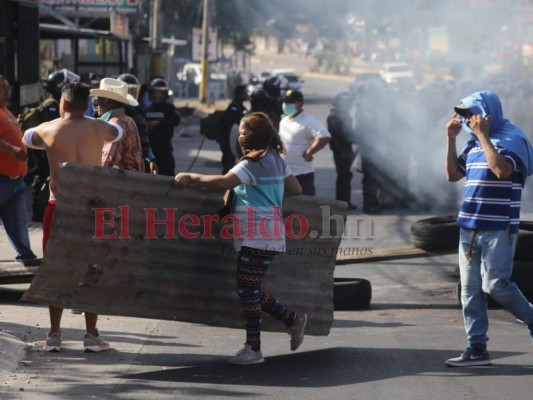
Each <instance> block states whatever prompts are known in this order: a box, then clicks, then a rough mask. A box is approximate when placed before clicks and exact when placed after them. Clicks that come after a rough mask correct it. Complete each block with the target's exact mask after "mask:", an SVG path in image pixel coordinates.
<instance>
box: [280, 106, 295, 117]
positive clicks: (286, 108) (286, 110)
mask: <svg viewBox="0 0 533 400" xmlns="http://www.w3.org/2000/svg"><path fill="white" fill-rule="evenodd" d="M281 109H282V110H283V114H285V115H292V114H294V113H295V112H296V106H295V105H294V103H283V104H282V105H281Z"/></svg>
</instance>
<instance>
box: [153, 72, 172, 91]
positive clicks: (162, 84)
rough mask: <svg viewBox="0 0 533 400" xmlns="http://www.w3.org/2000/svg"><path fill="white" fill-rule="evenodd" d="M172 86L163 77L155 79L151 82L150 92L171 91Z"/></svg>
mask: <svg viewBox="0 0 533 400" xmlns="http://www.w3.org/2000/svg"><path fill="white" fill-rule="evenodd" d="M169 89H170V85H169V84H168V81H167V80H166V79H165V78H163V77H159V76H158V77H155V78H153V79H152V80H151V81H150V90H167V91H168V90H169Z"/></svg>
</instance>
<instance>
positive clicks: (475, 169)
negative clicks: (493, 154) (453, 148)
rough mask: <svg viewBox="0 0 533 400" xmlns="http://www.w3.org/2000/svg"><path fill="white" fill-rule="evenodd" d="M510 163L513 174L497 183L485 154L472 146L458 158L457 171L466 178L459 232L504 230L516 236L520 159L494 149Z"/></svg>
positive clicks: (520, 184) (518, 217)
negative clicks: (461, 228)
mask: <svg viewBox="0 0 533 400" xmlns="http://www.w3.org/2000/svg"><path fill="white" fill-rule="evenodd" d="M496 150H497V151H498V152H499V153H500V154H501V155H502V156H504V157H505V159H506V160H507V161H508V162H509V163H511V165H512V167H513V172H512V173H511V176H510V177H509V178H507V179H506V180H500V179H498V178H497V177H496V175H494V173H493V172H492V171H491V170H490V168H489V166H488V163H487V159H486V157H485V153H484V152H483V149H482V148H481V146H480V145H479V144H478V143H477V142H476V146H474V147H472V148H471V149H470V150H468V151H467V152H463V153H462V154H461V155H460V156H459V168H460V170H461V172H462V173H463V174H464V175H465V177H466V182H465V197H464V201H463V204H462V206H461V209H460V211H459V216H458V218H457V224H458V225H459V226H461V227H463V228H468V229H481V230H506V229H507V228H510V231H511V233H517V232H518V227H519V224H520V203H521V197H522V189H523V187H524V180H523V174H522V170H521V164H520V159H519V158H518V157H517V156H516V155H515V154H514V153H513V152H511V151H509V150H506V149H501V148H497V149H496Z"/></svg>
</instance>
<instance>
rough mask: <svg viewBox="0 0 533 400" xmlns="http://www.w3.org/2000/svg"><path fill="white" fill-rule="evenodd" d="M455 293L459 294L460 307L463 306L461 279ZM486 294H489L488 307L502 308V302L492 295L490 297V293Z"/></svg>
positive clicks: (458, 302)
mask: <svg viewBox="0 0 533 400" xmlns="http://www.w3.org/2000/svg"><path fill="white" fill-rule="evenodd" d="M455 293H456V294H457V304H458V305H459V307H462V306H463V305H462V303H461V280H459V281H458V282H457V287H456V289H455ZM485 296H487V307H488V308H491V309H493V308H502V306H500V304H499V303H498V302H497V301H496V300H494V299H493V298H492V297H490V295H488V294H487V293H485Z"/></svg>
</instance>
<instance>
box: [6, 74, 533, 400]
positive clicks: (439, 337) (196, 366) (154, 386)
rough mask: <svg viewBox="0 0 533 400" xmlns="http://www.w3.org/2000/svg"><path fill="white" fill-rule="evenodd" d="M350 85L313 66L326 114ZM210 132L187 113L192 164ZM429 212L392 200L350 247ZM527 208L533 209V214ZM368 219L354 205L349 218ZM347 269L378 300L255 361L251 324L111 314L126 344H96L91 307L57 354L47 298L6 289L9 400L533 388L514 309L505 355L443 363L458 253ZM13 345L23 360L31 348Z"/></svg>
mask: <svg viewBox="0 0 533 400" xmlns="http://www.w3.org/2000/svg"><path fill="white" fill-rule="evenodd" d="M279 66H280V67H284V66H285V65H279ZM340 84H341V81H337V80H324V79H323V78H320V79H318V78H315V77H313V78H311V77H310V78H307V79H306V84H305V92H304V93H306V97H307V98H308V99H309V102H308V106H307V108H308V109H309V111H310V112H312V113H313V114H315V115H317V116H318V117H320V118H324V116H325V115H326V114H327V112H328V110H329V102H330V99H331V98H332V97H333V96H334V95H335V94H336V93H337V92H338V90H339V89H340V87H339V86H337V85H340ZM199 144H200V136H199V135H198V132H197V128H196V127H195V125H194V123H193V122H192V121H184V124H183V126H182V127H180V128H179V130H178V131H177V135H176V139H175V148H176V158H177V161H178V169H180V170H185V169H187V168H188V167H189V165H190V163H191V160H192V158H193V156H194V155H195V153H196V149H197V147H198V145H199ZM218 158H219V154H218V151H217V146H216V144H215V143H213V142H206V143H204V147H203V149H202V151H201V152H200V157H199V158H198V160H197V162H196V163H195V165H194V167H193V170H194V171H198V172H206V173H215V172H217V171H218V169H219V165H218V163H217V160H218ZM316 162H317V169H318V170H319V171H320V182H319V185H318V191H319V195H322V196H328V197H330V196H331V194H332V193H333V188H334V178H335V174H334V170H333V167H332V165H333V164H332V159H331V154H330V153H329V151H323V152H321V153H319V155H318V156H317V159H316ZM358 179H359V180H360V177H356V178H354V195H356V196H358V195H359V194H360V184H359V181H358ZM425 216H427V215H426V214H422V213H416V212H413V211H401V210H394V211H385V212H384V213H383V214H380V215H377V216H372V218H371V221H372V224H373V227H374V230H373V235H372V237H371V238H366V239H364V238H357V237H351V238H348V237H347V238H345V239H343V242H342V243H341V245H342V246H344V247H351V248H364V247H367V248H369V247H372V248H373V249H382V248H387V247H395V246H401V245H404V244H408V243H409V228H410V224H411V223H412V222H414V221H416V220H417V219H419V218H423V217H425ZM524 217H525V218H527V219H533V214H532V213H531V211H529V213H526V214H525V216H524ZM357 218H359V216H358V215H357V214H356V213H354V214H351V215H350V216H349V219H348V223H349V224H353V223H355V221H356V219H357ZM40 234H41V232H40V229H39V227H35V228H34V229H33V230H32V232H31V236H32V243H33V244H34V245H35V249H36V251H37V252H38V253H39V252H40V247H39V241H40ZM2 235H3V234H2ZM10 251H11V250H10V248H9V245H7V244H6V242H5V236H1V242H0V252H1V253H0V254H1V257H0V258H2V259H4V258H9V257H10V256H11V253H10ZM335 274H336V276H339V277H362V278H367V279H369V280H370V281H371V282H372V285H373V300H372V305H371V307H370V309H368V310H365V311H357V312H354V311H351V312H336V313H335V321H334V324H333V328H332V331H331V333H330V335H329V336H327V337H307V338H306V340H305V342H304V344H303V345H302V347H301V349H300V350H298V351H297V352H295V353H292V352H290V351H289V337H288V336H287V335H284V334H279V333H278V334H276V333H265V334H264V336H263V352H264V355H265V357H266V359H267V361H266V363H264V364H261V365H258V366H254V367H242V368H240V367H230V366H227V365H226V360H227V358H228V356H229V355H231V354H232V353H233V352H234V351H236V350H238V349H239V348H240V347H241V346H242V342H243V340H244V337H243V336H244V335H243V332H242V331H239V330H232V329H224V328H213V327H208V326H202V325H194V324H187V323H181V322H175V321H158V320H148V319H137V318H125V317H116V316H113V317H106V316H103V317H101V319H100V322H99V327H100V329H101V331H102V333H103V334H104V335H105V336H106V337H107V338H109V339H110V341H111V342H112V344H113V348H114V349H113V350H111V351H110V352H107V353H101V354H84V353H83V352H82V351H81V349H82V344H81V338H82V336H83V324H82V321H83V317H82V316H80V315H75V314H72V313H70V312H68V311H67V312H65V315H64V325H63V326H64V336H65V350H64V352H62V353H59V354H49V353H43V352H41V351H39V349H40V346H41V345H42V341H43V339H44V337H45V334H46V331H47V328H48V315H47V309H46V308H45V307H43V306H42V305H38V304H28V303H23V302H20V301H19V300H18V297H20V294H21V293H22V291H23V290H24V289H25V287H26V286H25V285H19V286H12V287H4V288H1V290H0V329H1V332H0V333H2V334H4V335H6V334H7V335H11V336H12V337H15V338H18V339H19V340H20V343H22V344H24V345H26V346H27V349H26V351H25V352H23V353H21V355H23V356H22V363H20V364H18V365H17V369H16V370H12V371H10V372H8V373H7V374H6V370H3V371H0V375H1V374H2V373H4V374H3V375H2V376H1V379H2V382H0V399H1V400H7V399H9V400H14V399H24V400H26V399H32V400H33V399H42V400H52V399H53V400H56V399H78V398H80V399H85V398H87V399H113V400H114V399H139V400H140V399H142V400H145V399H148V398H152V399H200V398H213V399H236V398H249V399H256V398H264V399H330V398H335V399H365V400H368V399H380V400H381V399H394V400H397V399H409V400H417V399H421V400H422V399H424V400H426V399H428V398H429V399H450V398H461V399H495V400H496V399H498V400H499V399H502V398H509V399H513V400H514V399H524V400H525V399H529V398H531V374H533V346H532V345H531V341H530V339H529V338H528V335H527V332H526V330H525V329H524V327H523V326H522V325H520V324H519V323H517V321H516V320H514V319H513V318H512V317H511V316H510V315H509V314H507V313H506V312H504V311H502V310H492V311H491V318H492V319H491V322H492V324H491V331H490V336H491V342H490V350H491V354H492V357H493V361H494V365H493V366H492V367H480V368H471V369H466V370H457V369H449V368H446V367H444V365H443V361H444V360H445V359H446V358H448V357H451V356H455V355H456V354H457V352H458V351H459V350H462V348H463V347H464V345H465V343H464V342H465V340H464V332H463V328H462V323H461V319H460V310H459V309H458V307H457V305H456V295H455V293H454V288H455V282H456V281H457V275H456V263H455V256H453V255H451V256H441V257H433V258H420V259H415V260H402V261H388V262H381V263H371V264H353V265H345V266H339V267H338V268H337V269H336V272H335ZM22 344H21V346H22ZM11 348H14V347H11ZM12 357H13V360H16V361H17V363H18V358H17V357H19V356H18V355H17V354H14V355H12Z"/></svg>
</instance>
